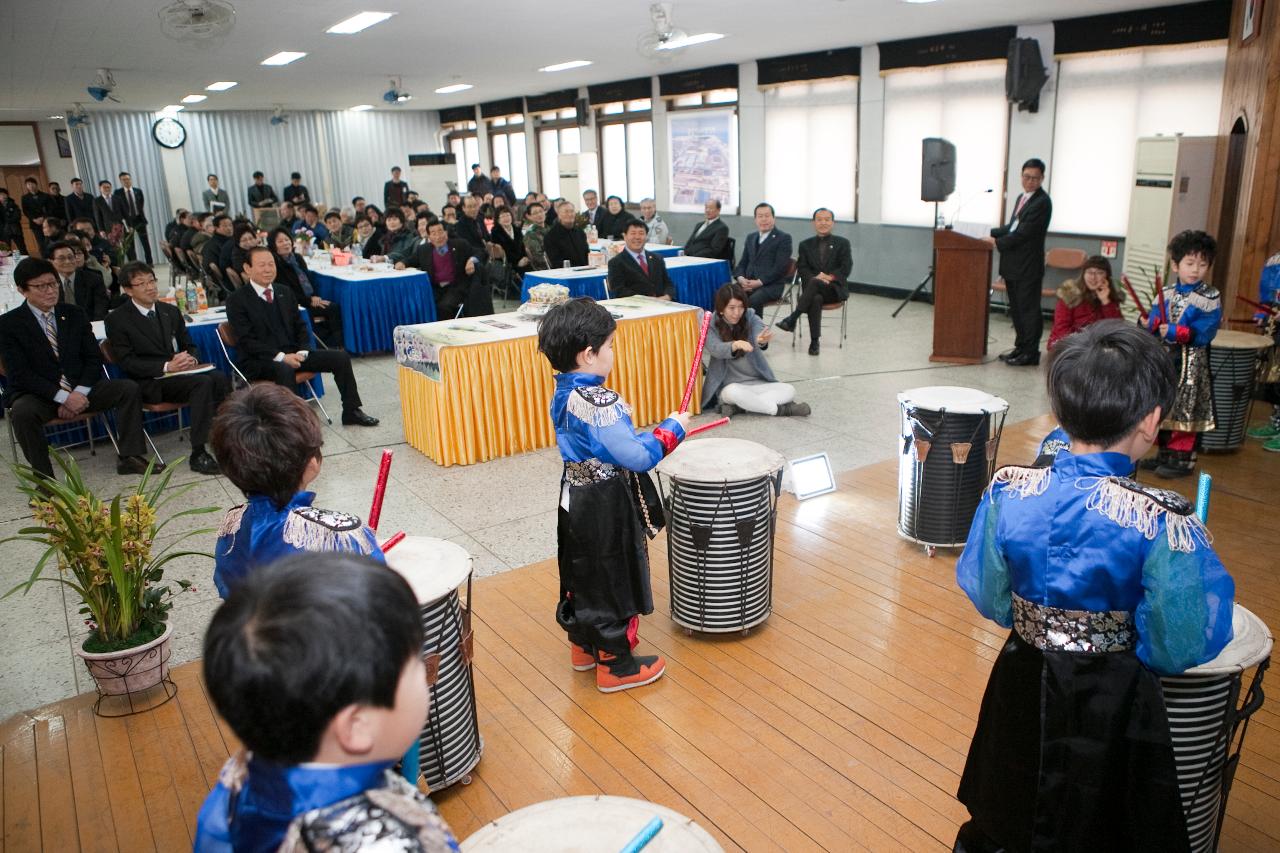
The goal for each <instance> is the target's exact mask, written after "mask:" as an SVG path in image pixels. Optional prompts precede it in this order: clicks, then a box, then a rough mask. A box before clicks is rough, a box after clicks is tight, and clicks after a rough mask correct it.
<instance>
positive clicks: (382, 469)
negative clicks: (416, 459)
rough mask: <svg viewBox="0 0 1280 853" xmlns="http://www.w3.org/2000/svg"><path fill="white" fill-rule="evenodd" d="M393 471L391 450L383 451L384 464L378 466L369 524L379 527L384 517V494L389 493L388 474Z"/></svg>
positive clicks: (375, 527) (375, 528) (374, 527)
mask: <svg viewBox="0 0 1280 853" xmlns="http://www.w3.org/2000/svg"><path fill="white" fill-rule="evenodd" d="M390 473H391V451H390V450H384V451H382V464H381V465H379V466H378V480H377V482H376V483H375V484H374V487H373V506H371V507H369V526H370V527H372V528H373V529H374V530H377V529H378V519H380V518H382V496H383V495H385V494H386V493H387V476H388V475H389V474H390Z"/></svg>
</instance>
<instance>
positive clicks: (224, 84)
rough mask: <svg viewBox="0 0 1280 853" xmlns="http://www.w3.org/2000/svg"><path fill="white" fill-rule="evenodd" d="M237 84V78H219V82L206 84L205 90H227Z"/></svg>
mask: <svg viewBox="0 0 1280 853" xmlns="http://www.w3.org/2000/svg"><path fill="white" fill-rule="evenodd" d="M235 86H236V81H235V80H219V81H218V82H217V83H210V84H209V85H208V86H205V87H204V90H205V91H206V92H225V91H227V90H228V89H234V88H235Z"/></svg>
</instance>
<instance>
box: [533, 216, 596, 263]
mask: <svg viewBox="0 0 1280 853" xmlns="http://www.w3.org/2000/svg"><path fill="white" fill-rule="evenodd" d="M556 217H557V218H556V222H555V224H554V225H552V226H551V227H550V228H548V229H547V236H546V237H544V238H543V240H542V248H543V251H544V252H545V253H546V255H547V263H548V264H550V265H551V269H553V270H558V269H560V268H561V267H563V266H564V263H565V261H568V262H569V266H571V267H581V266H586V264H587V256H588V254H589V252H590V250H589V249H588V248H587V235H586V233H585V232H584V231H583V230H582V229H581V228H579V227H578V226H577V211H576V210H574V209H573V202H571V201H562V202H560V206H559V207H557V208H556Z"/></svg>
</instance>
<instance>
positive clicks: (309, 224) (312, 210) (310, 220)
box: [289, 204, 329, 244]
mask: <svg viewBox="0 0 1280 853" xmlns="http://www.w3.org/2000/svg"><path fill="white" fill-rule="evenodd" d="M304 228H305V229H306V230H307V231H310V232H311V236H312V237H314V238H315V242H316V243H317V244H325V243H328V242H329V229H328V228H326V227H325V225H324V223H323V222H321V221H320V212H319V211H318V210H316V206H315V205H314V204H304V205H303V206H302V218H301V219H299V220H298V221H297V222H296V223H294V225H293V227H292V228H290V229H289V230H290V231H292V232H293V233H295V234H296V233H297V232H299V231H301V230H303V229H304Z"/></svg>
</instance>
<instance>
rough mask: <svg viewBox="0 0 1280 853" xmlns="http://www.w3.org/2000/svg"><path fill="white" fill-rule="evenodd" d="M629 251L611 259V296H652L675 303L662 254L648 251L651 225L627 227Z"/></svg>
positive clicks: (673, 292) (635, 223)
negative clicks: (647, 243) (647, 242)
mask: <svg viewBox="0 0 1280 853" xmlns="http://www.w3.org/2000/svg"><path fill="white" fill-rule="evenodd" d="M624 239H625V241H626V248H624V249H623V250H622V251H621V252H619V253H618V254H616V255H614V256H613V257H612V258H611V259H610V260H609V295H610V296H653V297H656V298H658V299H666V300H668V301H674V300H675V298H676V286H675V283H674V282H673V281H672V280H671V276H669V275H668V274H667V262H666V261H664V260H663V259H662V256H661V255H656V254H654V253H653V252H646V251H645V250H644V244H645V241H646V240H647V239H649V226H647V225H645V224H644V223H643V222H641V221H640V220H639V219H633V220H631V222H630V223H629V224H628V225H627V230H626V232H625V234H624Z"/></svg>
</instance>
